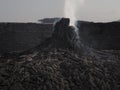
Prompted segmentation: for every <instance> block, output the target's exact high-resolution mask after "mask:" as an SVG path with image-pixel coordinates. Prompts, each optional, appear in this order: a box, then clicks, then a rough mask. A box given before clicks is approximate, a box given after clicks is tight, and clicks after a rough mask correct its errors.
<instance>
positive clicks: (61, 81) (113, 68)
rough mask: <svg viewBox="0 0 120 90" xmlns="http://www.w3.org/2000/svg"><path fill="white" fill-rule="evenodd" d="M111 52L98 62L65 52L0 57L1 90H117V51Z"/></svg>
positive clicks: (119, 83) (119, 80)
mask: <svg viewBox="0 0 120 90" xmlns="http://www.w3.org/2000/svg"><path fill="white" fill-rule="evenodd" d="M112 52H113V51H112ZM115 52H116V53H117V54H116V53H115ZM104 53H108V51H107V52H105V51H104ZM109 53H111V52H109ZM114 53H115V55H113V56H114V57H113V56H112V57H113V58H111V59H110V58H109V57H105V55H102V56H103V57H101V59H99V60H98V59H96V58H95V57H93V56H90V55H88V56H80V55H78V54H76V53H75V52H73V51H72V50H67V49H66V50H65V49H52V50H51V51H48V50H40V51H38V52H34V53H32V54H27V55H20V56H19V57H17V58H10V57H9V58H4V57H1V58H0V90H119V89H120V70H119V69H120V61H119V59H120V52H117V51H114ZM112 54H113V53H112ZM102 58H103V59H102Z"/></svg>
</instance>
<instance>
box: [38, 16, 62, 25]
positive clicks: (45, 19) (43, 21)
mask: <svg viewBox="0 0 120 90" xmlns="http://www.w3.org/2000/svg"><path fill="white" fill-rule="evenodd" d="M59 19H60V18H58V17H56V18H44V19H40V20H38V22H40V23H44V24H53V23H55V22H56V21H58V20H59Z"/></svg>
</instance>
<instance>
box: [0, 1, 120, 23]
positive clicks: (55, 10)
mask: <svg viewBox="0 0 120 90" xmlns="http://www.w3.org/2000/svg"><path fill="white" fill-rule="evenodd" d="M64 2H65V0H0V22H32V21H34V22H35V21H37V20H38V19H41V18H46V17H63V16H64V13H63V12H64ZM77 18H78V19H80V20H89V21H114V20H118V19H120V0H84V5H83V6H82V7H80V8H79V12H78V13H77Z"/></svg>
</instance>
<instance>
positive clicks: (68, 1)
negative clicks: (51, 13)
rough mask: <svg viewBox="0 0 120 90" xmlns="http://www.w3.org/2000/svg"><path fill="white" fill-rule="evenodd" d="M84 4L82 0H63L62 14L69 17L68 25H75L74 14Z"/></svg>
mask: <svg viewBox="0 0 120 90" xmlns="http://www.w3.org/2000/svg"><path fill="white" fill-rule="evenodd" d="M83 4H84V0H65V7H64V16H65V17H66V18H70V25H72V26H75V22H76V20H77V18H76V16H77V15H76V14H77V12H79V8H80V7H81V6H82V5H83Z"/></svg>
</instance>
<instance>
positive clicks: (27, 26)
mask: <svg viewBox="0 0 120 90" xmlns="http://www.w3.org/2000/svg"><path fill="white" fill-rule="evenodd" d="M56 20H58V19H55V20H53V21H56ZM77 26H78V28H79V36H80V39H81V42H82V43H84V44H86V45H88V46H89V47H93V48H96V49H120V22H110V23H93V22H84V21H78V24H77ZM59 32H60V33H64V32H63V30H62V27H61V28H60V29H59ZM69 34H70V33H69ZM52 35H53V23H52V24H36V23H0V52H11V51H23V50H26V49H30V48H33V47H35V46H37V45H40V43H42V42H43V41H44V40H46V39H47V38H50V37H51V36H52Z"/></svg>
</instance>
